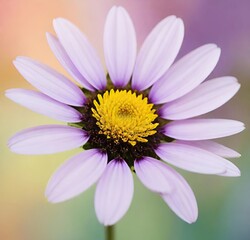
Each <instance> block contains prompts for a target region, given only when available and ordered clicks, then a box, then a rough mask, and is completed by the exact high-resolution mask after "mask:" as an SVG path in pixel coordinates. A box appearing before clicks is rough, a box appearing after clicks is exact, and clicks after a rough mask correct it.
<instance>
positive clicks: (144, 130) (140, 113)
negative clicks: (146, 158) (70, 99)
mask: <svg viewBox="0 0 250 240" xmlns="http://www.w3.org/2000/svg"><path fill="white" fill-rule="evenodd" d="M97 98H98V101H97V100H94V106H95V107H93V108H92V109H91V110H92V116H93V117H94V118H95V119H96V120H97V122H96V124H97V126H98V127H99V128H100V131H99V133H100V134H105V135H106V136H107V138H112V139H114V141H115V142H117V143H118V142H119V141H120V140H122V141H123V142H129V143H130V144H131V145H132V146H134V145H136V143H137V142H147V141H148V140H147V137H148V136H150V135H153V134H155V133H156V130H155V128H156V127H157V126H158V123H153V121H154V120H155V119H156V118H157V114H156V113H155V109H152V107H153V104H149V103H148V99H147V98H143V96H142V95H138V96H137V95H136V94H135V93H132V92H131V91H130V90H129V91H126V90H116V91H114V90H113V89H112V90H110V91H106V92H105V93H104V94H103V95H101V94H98V96H97Z"/></svg>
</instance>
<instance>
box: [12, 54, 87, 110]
mask: <svg viewBox="0 0 250 240" xmlns="http://www.w3.org/2000/svg"><path fill="white" fill-rule="evenodd" d="M13 63H14V65H15V67H16V68H17V70H18V71H19V72H20V73H21V74H22V76H23V77H24V78H25V79H26V80H27V81H28V82H29V83H30V84H31V85H33V86H34V87H36V88H37V89H39V90H40V91H41V92H43V93H44V94H46V95H48V96H49V97H51V98H53V99H55V100H57V101H59V102H62V103H65V104H68V105H72V106H83V104H84V103H85V100H86V98H85V96H84V94H83V92H82V91H81V89H80V88H78V87H77V86H76V85H75V84H74V83H72V82H71V81H69V80H68V79H67V78H66V77H64V76H63V75H61V74H60V73H58V72H56V71H55V70H53V69H52V68H50V67H48V66H46V65H44V64H41V63H39V62H37V61H35V60H33V59H30V58H27V57H18V58H17V59H16V60H15V61H14V62H13Z"/></svg>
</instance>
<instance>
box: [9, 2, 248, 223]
mask: <svg viewBox="0 0 250 240" xmlns="http://www.w3.org/2000/svg"><path fill="white" fill-rule="evenodd" d="M53 26H54V30H55V35H53V34H51V33H47V35H46V36H47V40H48V44H49V46H50V48H51V50H52V52H53V53H54V55H55V56H56V58H57V59H58V61H59V62H60V64H61V65H62V66H63V67H64V69H65V70H66V71H67V72H68V73H69V74H70V76H71V77H72V79H71V80H73V81H75V82H73V81H71V80H69V79H68V78H67V77H66V76H64V75H62V74H61V73H59V72H57V71H56V70H54V69H52V68H51V67H49V66H47V65H45V64H42V63H40V62H38V61H36V60H33V59H31V58H28V57H17V58H16V59H15V60H14V65H15V67H16V69H17V70H18V71H19V73H20V74H21V75H22V76H23V77H24V78H25V79H26V80H27V81H28V82H29V83H30V84H31V85H32V86H33V87H35V88H36V89H37V90H39V91H34V90H26V89H9V90H7V91H6V96H7V97H8V98H9V99H11V100H12V101H14V102H16V103H18V104H20V105H22V106H25V107H27V108H29V109H31V110H32V111H34V112H37V113H40V114H43V115H46V116H49V117H51V118H53V119H55V120H58V121H61V122H64V123H66V124H64V125H63V124H62V125H43V126H38V127H33V128H28V129H25V130H23V131H20V132H18V133H17V134H15V135H14V136H13V137H11V139H10V140H9V142H8V146H9V148H10V149H11V151H13V152H15V153H18V154H31V155H32V154H34V155H37V154H53V153H57V152H62V151H66V150H70V149H73V148H82V152H80V153H78V154H77V155H75V156H73V157H71V158H70V159H68V160H67V161H66V162H64V163H63V164H62V165H61V166H60V167H59V168H58V169H57V170H56V171H55V173H54V174H53V175H52V177H51V179H50V180H49V183H48V185H47V188H46V192H45V195H46V197H47V199H48V201H50V202H52V203H58V202H63V201H65V200H68V199H71V198H73V197H75V196H77V195H79V194H81V193H83V192H84V191H85V190H87V189H88V188H89V187H90V186H92V185H93V184H95V183H97V185H96V190H95V199H94V205H95V211H96V215H97V218H98V220H99V222H100V223H102V224H103V225H105V226H110V225H113V224H115V223H117V222H118V221H119V220H120V219H121V218H122V217H123V216H124V215H125V213H126V212H127V211H128V209H129V207H130V204H131V201H132V198H133V193H134V183H133V181H134V180H133V175H136V176H137V177H138V179H139V180H140V181H141V182H142V184H143V185H144V186H145V187H146V188H148V189H149V190H151V191H153V192H155V193H157V194H158V195H159V196H160V197H161V198H162V199H163V201H164V202H166V204H167V205H168V206H169V208H170V209H171V210H172V211H173V212H174V213H175V214H176V215H177V216H178V217H180V218H181V219H183V220H184V221H186V222H188V223H193V222H195V221H196V220H197V217H198V207H197V202H196V199H195V196H194V193H193V191H192V189H191V188H190V186H189V184H188V183H187V181H186V180H185V179H184V178H183V177H182V176H181V175H180V174H179V173H178V172H177V171H176V170H175V168H172V166H174V167H177V168H181V169H184V170H187V171H190V172H194V173H201V174H214V175H219V176H226V177H237V176H240V170H239V169H238V167H237V166H235V165H234V164H233V163H232V162H231V161H229V160H227V159H226V158H237V157H240V154H239V153H238V152H236V151H234V150H232V149H230V148H228V147H226V146H224V145H222V144H221V143H217V142H215V141H214V139H217V138H222V137H227V136H230V135H234V134H236V133H239V132H241V131H242V130H244V124H243V123H242V122H240V121H237V120H231V119H217V118H207V116H206V117H200V116H201V115H203V114H206V113H209V112H211V111H213V110H215V109H217V108H219V107H221V106H222V105H223V104H225V103H226V102H227V101H229V100H230V99H231V98H232V97H233V96H234V95H235V94H236V93H237V91H238V90H239V88H240V84H239V83H238V81H237V79H236V78H235V77H233V76H222V77H217V78H213V79H208V76H209V75H210V73H211V72H212V71H213V70H214V68H215V67H216V65H217V62H218V60H219V57H220V53H221V50H220V48H219V47H217V45H215V44H213V43H208V44H205V45H202V46H200V47H198V48H196V49H193V50H192V51H190V52H189V53H188V54H186V55H184V56H183V57H180V58H179V59H178V60H176V57H177V54H178V53H179V50H180V48H181V45H182V42H183V38H184V24H183V21H182V20H181V19H180V18H178V17H176V16H168V17H166V18H165V19H163V20H162V21H160V22H159V23H158V24H157V25H156V26H155V27H154V28H153V30H152V31H151V32H150V33H149V34H148V36H147V38H146V39H145V41H144V42H143V44H142V46H141V47H139V48H138V47H137V40H136V31H135V28H134V25H133V22H132V20H131V18H130V16H129V14H128V13H127V11H126V10H125V9H124V8H123V7H116V6H114V7H112V8H111V10H110V11H109V13H108V15H107V18H106V22H105V26H104V34H103V48H104V57H105V63H106V68H105V69H107V71H105V70H104V68H103V66H102V63H101V60H100V59H99V56H98V54H97V52H96V51H95V49H94V48H93V47H92V45H91V43H90V42H89V40H88V39H87V37H86V36H85V35H84V34H83V33H82V32H81V31H80V30H79V29H78V28H77V27H76V26H75V25H73V24H72V23H71V22H69V21H68V20H66V19H63V18H57V19H55V20H54V22H53ZM137 49H139V50H137Z"/></svg>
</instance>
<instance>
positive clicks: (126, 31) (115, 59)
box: [104, 6, 136, 87]
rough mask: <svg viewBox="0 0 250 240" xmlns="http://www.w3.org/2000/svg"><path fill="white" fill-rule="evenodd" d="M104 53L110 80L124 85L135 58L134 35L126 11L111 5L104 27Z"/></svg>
mask: <svg viewBox="0 0 250 240" xmlns="http://www.w3.org/2000/svg"><path fill="white" fill-rule="evenodd" d="M104 55H105V60H106V65H107V68H108V72H109V75H110V78H111V81H112V82H113V84H114V85H115V86H116V87H124V86H125V85H127V83H128V81H129V80H130V78H131V75H132V71H133V69H134V64H135V58H136V35H135V29H134V25H133V23H132V21H131V19H130V16H129V15H128V13H127V11H126V10H125V9H124V8H122V7H116V6H114V7H112V8H111V10H110V11H109V14H108V16H107V19H106V24H105V28H104Z"/></svg>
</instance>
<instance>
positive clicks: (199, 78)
mask: <svg viewBox="0 0 250 240" xmlns="http://www.w3.org/2000/svg"><path fill="white" fill-rule="evenodd" d="M219 56H220V49H219V48H218V47H217V46H216V45H214V44H207V45H204V46H201V47H199V48H197V49H195V50H193V51H192V52H190V53H189V54H187V55H186V56H184V57H183V58H181V59H180V60H179V61H178V62H176V63H175V64H174V65H173V66H172V67H171V68H170V69H169V70H168V71H167V72H166V74H164V75H163V76H162V78H161V79H160V80H159V81H157V82H156V83H155V84H154V85H153V87H152V89H151V91H150V93H149V98H150V101H151V102H153V103H154V104H160V103H166V102H170V101H173V100H175V99H177V98H179V97H182V96H184V95H185V94H187V93H188V92H190V91H191V90H193V89H194V88H196V87H197V86H198V85H199V84H200V83H201V82H203V81H204V80H205V79H206V77H207V76H208V75H209V74H210V73H211V72H212V71H213V69H214V67H215V66H216V64H217V62H218V60H219Z"/></svg>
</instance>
